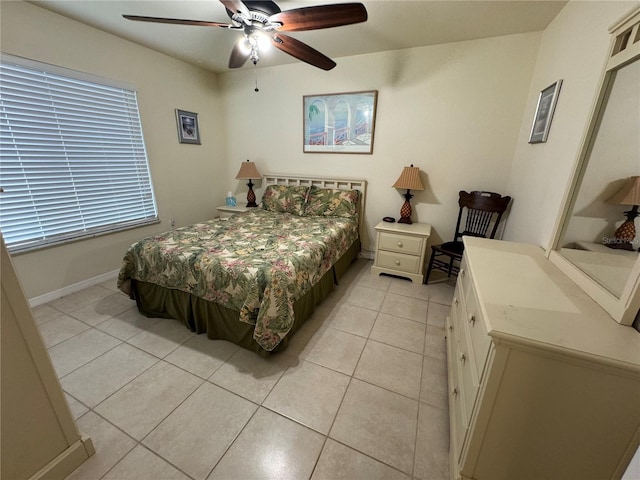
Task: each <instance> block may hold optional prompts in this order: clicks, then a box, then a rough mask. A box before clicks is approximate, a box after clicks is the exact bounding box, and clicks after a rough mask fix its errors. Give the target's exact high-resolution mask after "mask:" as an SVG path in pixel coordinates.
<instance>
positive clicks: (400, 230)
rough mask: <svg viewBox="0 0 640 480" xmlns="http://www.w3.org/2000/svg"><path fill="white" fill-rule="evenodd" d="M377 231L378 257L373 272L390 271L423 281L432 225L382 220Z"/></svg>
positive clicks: (377, 226)
mask: <svg viewBox="0 0 640 480" xmlns="http://www.w3.org/2000/svg"><path fill="white" fill-rule="evenodd" d="M376 232H378V233H377V240H376V256H375V260H374V263H373V266H372V267H371V273H372V274H374V275H379V274H381V273H389V274H391V275H397V276H399V277H406V278H410V279H411V281H412V282H418V283H423V282H424V273H425V272H424V264H425V252H426V250H427V244H428V243H429V236H430V235H431V225H429V224H427V223H411V224H406V223H388V222H380V223H378V225H376Z"/></svg>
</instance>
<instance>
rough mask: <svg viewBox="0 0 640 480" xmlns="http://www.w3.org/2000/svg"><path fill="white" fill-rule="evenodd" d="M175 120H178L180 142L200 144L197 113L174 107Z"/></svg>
mask: <svg viewBox="0 0 640 480" xmlns="http://www.w3.org/2000/svg"><path fill="white" fill-rule="evenodd" d="M176 121H177V122H178V140H179V141H180V143H194V144H196V145H200V129H199V128H198V114H197V113H193V112H185V111H184V110H178V109H176Z"/></svg>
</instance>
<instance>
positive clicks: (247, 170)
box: [236, 160, 262, 180]
mask: <svg viewBox="0 0 640 480" xmlns="http://www.w3.org/2000/svg"><path fill="white" fill-rule="evenodd" d="M258 178H262V175H260V172H258V169H257V168H256V164H255V163H253V162H250V161H249V160H247V161H246V162H242V163H241V164H240V170H239V171H238V174H237V175H236V180H253V179H258Z"/></svg>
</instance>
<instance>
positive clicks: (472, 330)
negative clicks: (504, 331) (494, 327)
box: [465, 289, 491, 378]
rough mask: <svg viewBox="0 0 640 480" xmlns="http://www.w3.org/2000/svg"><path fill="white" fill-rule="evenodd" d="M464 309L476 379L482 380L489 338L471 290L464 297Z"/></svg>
mask: <svg viewBox="0 0 640 480" xmlns="http://www.w3.org/2000/svg"><path fill="white" fill-rule="evenodd" d="M465 307H466V309H467V317H466V322H467V326H466V330H467V331H468V332H469V340H470V342H471V349H472V350H473V356H474V358H475V362H474V363H475V367H476V371H477V373H478V378H482V371H483V370H484V365H485V363H486V360H487V355H488V354H489V347H490V346H491V338H490V337H489V335H488V334H487V330H486V328H485V323H484V320H483V319H482V313H481V312H480V308H479V306H478V300H477V298H476V294H475V291H473V289H472V290H471V291H470V292H469V293H468V294H467V295H466V296H465Z"/></svg>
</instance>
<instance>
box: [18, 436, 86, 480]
mask: <svg viewBox="0 0 640 480" xmlns="http://www.w3.org/2000/svg"><path fill="white" fill-rule="evenodd" d="M95 451H96V450H95V447H94V445H93V441H92V440H91V438H89V437H85V436H82V437H81V439H80V440H78V441H77V442H75V443H73V444H72V445H69V447H68V448H67V449H66V450H64V451H63V452H62V453H61V454H60V455H58V456H57V457H56V458H54V459H53V460H51V462H49V463H48V464H47V465H46V466H44V467H43V468H42V469H41V470H39V471H38V472H36V473H35V474H34V475H33V476H32V477H31V478H30V479H29V480H53V479H57V478H65V477H67V476H68V475H69V474H71V473H72V472H73V471H74V470H75V469H76V468H78V467H79V466H80V465H81V464H82V463H84V462H85V461H86V460H87V459H88V458H89V457H90V456H91V455H93V454H94V453H95Z"/></svg>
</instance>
